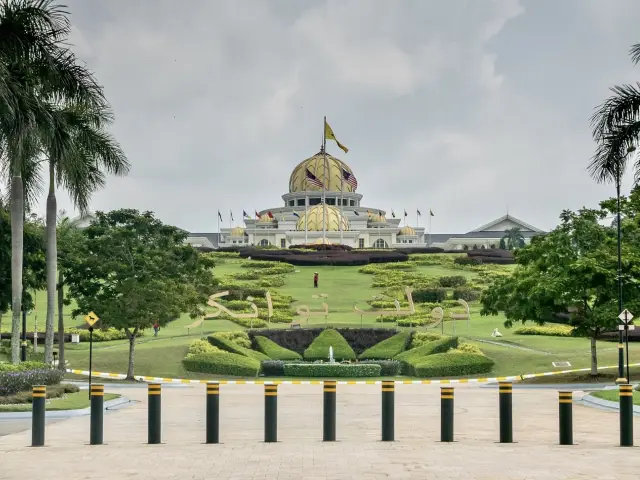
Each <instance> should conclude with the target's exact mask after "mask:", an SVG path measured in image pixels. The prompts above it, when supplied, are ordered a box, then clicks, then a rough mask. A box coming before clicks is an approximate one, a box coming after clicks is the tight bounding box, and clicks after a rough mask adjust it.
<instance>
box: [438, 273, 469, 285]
mask: <svg viewBox="0 0 640 480" xmlns="http://www.w3.org/2000/svg"><path fill="white" fill-rule="evenodd" d="M438 283H439V284H440V286H441V287H445V288H451V287H462V286H463V285H466V284H467V278H466V277H463V276H462V275H453V276H451V277H440V278H438Z"/></svg>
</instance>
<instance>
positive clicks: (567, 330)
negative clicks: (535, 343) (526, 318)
mask: <svg viewBox="0 0 640 480" xmlns="http://www.w3.org/2000/svg"><path fill="white" fill-rule="evenodd" d="M513 333H514V334H516V335H545V336H549V337H571V336H573V327H571V326H569V325H545V326H540V327H520V328H516V329H515V330H514V331H513Z"/></svg>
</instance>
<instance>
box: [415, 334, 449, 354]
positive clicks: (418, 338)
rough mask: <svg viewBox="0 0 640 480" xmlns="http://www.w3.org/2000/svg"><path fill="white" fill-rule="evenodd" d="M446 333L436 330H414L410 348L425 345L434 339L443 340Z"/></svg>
mask: <svg viewBox="0 0 640 480" xmlns="http://www.w3.org/2000/svg"><path fill="white" fill-rule="evenodd" d="M443 338H444V335H441V334H439V333H436V332H414V334H413V335H412V337H411V344H410V345H409V349H410V350H411V349H412V348H418V347H422V346H423V345H425V344H427V343H429V342H433V341H434V340H442V339H443Z"/></svg>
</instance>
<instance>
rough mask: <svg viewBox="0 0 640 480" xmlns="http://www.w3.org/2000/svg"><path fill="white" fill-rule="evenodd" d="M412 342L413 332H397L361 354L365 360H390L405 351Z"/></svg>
mask: <svg viewBox="0 0 640 480" xmlns="http://www.w3.org/2000/svg"><path fill="white" fill-rule="evenodd" d="M410 342H411V332H400V333H396V334H395V335H394V336H393V337H391V338H388V339H386V340H383V341H382V342H380V343H378V344H377V345H374V346H373V347H371V348H368V349H366V350H365V351H364V352H362V353H361V354H360V356H359V358H361V359H365V360H388V359H391V358H393V357H395V356H396V355H398V354H399V353H401V352H404V351H405V349H406V348H407V346H408V345H409V343H410Z"/></svg>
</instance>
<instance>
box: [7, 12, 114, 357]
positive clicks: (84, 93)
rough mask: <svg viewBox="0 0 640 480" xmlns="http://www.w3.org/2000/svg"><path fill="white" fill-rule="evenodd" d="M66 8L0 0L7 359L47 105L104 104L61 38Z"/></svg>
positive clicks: (14, 346)
mask: <svg viewBox="0 0 640 480" xmlns="http://www.w3.org/2000/svg"><path fill="white" fill-rule="evenodd" d="M69 32H70V23H69V19H68V12H67V11H66V10H65V9H64V8H63V7H61V6H59V5H55V4H54V3H53V2H52V1H51V0H0V147H1V148H0V167H1V171H2V173H3V175H4V176H5V177H7V178H8V179H9V188H10V198H11V201H10V205H11V226H12V240H11V259H12V261H11V272H12V273H11V284H12V297H11V303H12V311H13V317H12V335H11V360H12V361H13V362H14V363H16V362H18V361H19V347H20V338H19V331H20V310H21V302H22V291H23V278H22V272H23V263H24V262H23V249H24V243H23V235H24V211H25V200H26V201H27V204H28V202H29V200H32V199H33V197H34V195H35V194H36V193H37V192H38V188H39V186H40V185H39V182H38V180H39V168H40V161H41V158H40V156H41V154H42V152H43V150H46V148H43V145H42V143H41V142H42V137H41V134H42V132H43V131H46V130H47V128H48V127H50V126H51V125H52V122H53V119H52V117H51V115H50V108H49V107H50V105H51V104H56V105H64V104H66V103H67V102H72V103H75V102H77V103H82V104H87V105H94V106H99V105H102V104H103V103H104V102H103V100H104V99H103V95H102V89H101V87H100V86H99V85H98V84H97V83H96V82H95V80H94V78H93V75H92V74H91V73H90V72H89V71H88V70H87V69H86V68H84V67H82V66H80V65H78V64H77V62H76V59H75V57H74V55H73V53H72V52H71V50H70V49H69V48H68V46H67V44H66V43H65V42H66V40H67V39H68V37H69Z"/></svg>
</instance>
